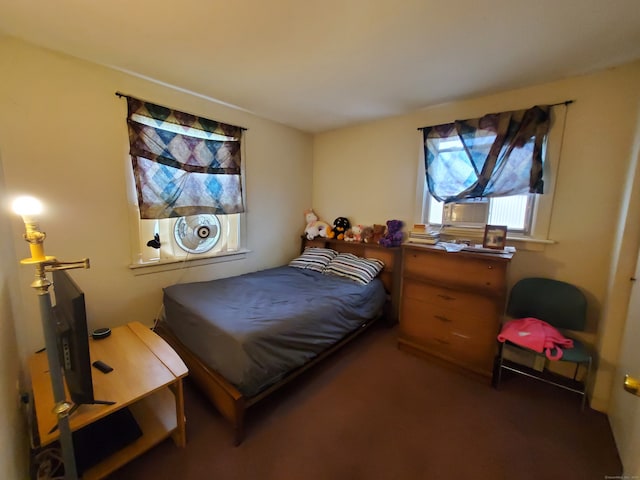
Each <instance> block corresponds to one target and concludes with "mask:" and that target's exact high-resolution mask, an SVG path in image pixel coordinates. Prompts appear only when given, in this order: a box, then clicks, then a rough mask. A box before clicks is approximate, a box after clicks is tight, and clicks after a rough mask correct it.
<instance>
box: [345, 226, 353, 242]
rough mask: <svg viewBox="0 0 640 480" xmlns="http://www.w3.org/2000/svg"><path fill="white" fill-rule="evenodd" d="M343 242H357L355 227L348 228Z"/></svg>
mask: <svg viewBox="0 0 640 480" xmlns="http://www.w3.org/2000/svg"><path fill="white" fill-rule="evenodd" d="M343 240H344V241H345V242H355V241H356V236H355V234H354V233H353V227H351V228H348V229H347V231H346V232H344V238H343Z"/></svg>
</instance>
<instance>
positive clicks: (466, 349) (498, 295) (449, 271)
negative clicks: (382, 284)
mask: <svg viewBox="0 0 640 480" xmlns="http://www.w3.org/2000/svg"><path fill="white" fill-rule="evenodd" d="M402 250H403V252H402V294H401V300H400V326H399V337H398V346H399V348H401V349H403V350H407V351H410V352H412V353H416V354H426V355H428V356H431V357H437V358H439V359H441V360H444V361H446V362H449V363H451V364H454V365H456V366H458V367H461V368H463V369H465V370H467V371H470V372H473V373H476V374H480V375H483V376H487V377H490V376H491V374H492V370H493V362H494V357H495V354H496V335H497V334H498V331H499V328H500V318H501V316H502V314H503V311H504V305H505V296H506V273H507V267H508V265H509V261H510V260H511V257H512V256H513V255H512V254H493V253H477V252H466V251H463V252H455V253H447V252H446V251H445V250H443V249H440V248H436V247H433V246H427V245H425V246H423V245H404V246H403V247H402Z"/></svg>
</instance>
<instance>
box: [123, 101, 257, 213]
mask: <svg viewBox="0 0 640 480" xmlns="http://www.w3.org/2000/svg"><path fill="white" fill-rule="evenodd" d="M126 98H127V106H128V115H127V125H128V129H129V145H130V151H129V152H130V155H131V162H132V167H133V174H134V179H135V185H136V190H137V194H138V206H139V209H140V218H142V219H161V218H170V217H183V216H189V215H197V214H234V213H242V212H244V203H243V194H242V178H241V151H242V149H241V141H242V133H243V129H242V128H241V127H237V126H233V125H228V124H225V123H221V122H217V121H214V120H209V119H207V118H203V117H199V116H196V115H191V114H188V113H184V112H180V111H178V110H173V109H171V108H167V107H163V106H160V105H155V104H153V103H150V102H145V101H143V100H139V99H137V98H133V97H126Z"/></svg>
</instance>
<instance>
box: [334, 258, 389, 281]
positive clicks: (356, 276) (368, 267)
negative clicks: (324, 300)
mask: <svg viewBox="0 0 640 480" xmlns="http://www.w3.org/2000/svg"><path fill="white" fill-rule="evenodd" d="M383 268H384V263H383V262H382V261H381V260H378V259H377V258H362V257H358V256H356V255H354V254H352V253H340V254H338V255H337V256H336V257H335V258H334V259H333V260H331V261H330V262H329V264H328V265H327V266H326V267H325V269H324V273H326V274H329V275H337V276H339V277H345V278H349V279H351V280H355V281H356V282H358V283H360V284H362V285H366V284H367V283H369V282H370V281H371V280H373V279H374V278H376V276H377V275H378V274H379V273H380V272H381V271H382V269H383Z"/></svg>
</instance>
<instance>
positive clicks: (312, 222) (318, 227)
mask: <svg viewBox="0 0 640 480" xmlns="http://www.w3.org/2000/svg"><path fill="white" fill-rule="evenodd" d="M304 218H305V220H306V221H307V226H306V228H305V229H304V233H305V235H306V236H307V240H313V239H314V238H316V237H324V238H331V237H329V236H328V235H329V234H330V231H331V227H330V226H329V224H328V223H327V222H323V221H322V220H318V216H317V215H316V214H315V213H314V212H313V210H312V209H309V210H305V212H304Z"/></svg>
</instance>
